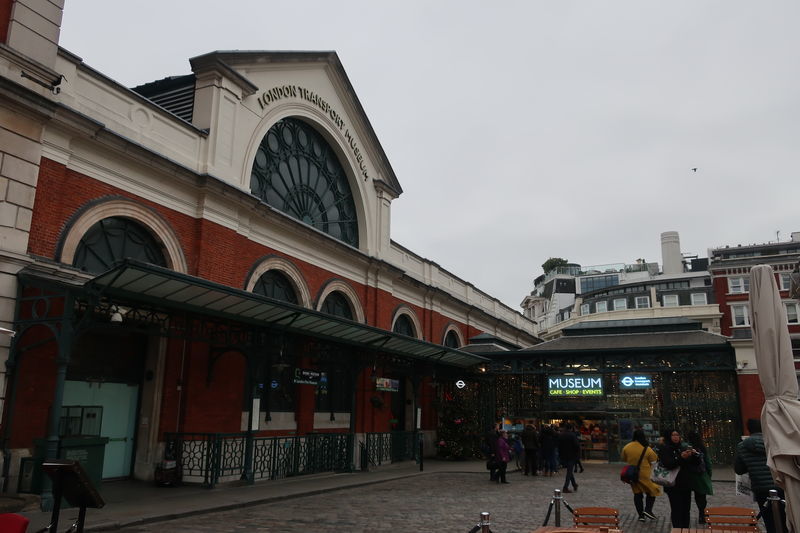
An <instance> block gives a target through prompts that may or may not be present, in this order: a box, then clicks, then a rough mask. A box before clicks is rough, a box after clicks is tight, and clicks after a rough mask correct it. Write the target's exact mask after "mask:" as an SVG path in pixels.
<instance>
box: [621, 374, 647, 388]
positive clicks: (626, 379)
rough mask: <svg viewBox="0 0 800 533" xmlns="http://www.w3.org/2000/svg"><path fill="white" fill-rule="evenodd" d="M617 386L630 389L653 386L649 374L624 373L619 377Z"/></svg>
mask: <svg viewBox="0 0 800 533" xmlns="http://www.w3.org/2000/svg"><path fill="white" fill-rule="evenodd" d="M619 388H620V389H623V390H630V389H651V388H653V378H652V376H650V375H649V374H625V375H624V376H621V377H620V378H619Z"/></svg>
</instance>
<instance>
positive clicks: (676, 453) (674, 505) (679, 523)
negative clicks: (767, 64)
mask: <svg viewBox="0 0 800 533" xmlns="http://www.w3.org/2000/svg"><path fill="white" fill-rule="evenodd" d="M657 452H658V461H659V462H660V463H661V464H662V465H663V466H664V468H666V469H668V470H673V469H675V468H680V470H679V471H678V475H677V477H676V478H675V485H673V486H672V487H665V488H664V492H666V493H667V497H668V498H669V508H670V518H671V519H672V527H673V528H681V529H689V527H690V526H689V523H690V522H691V519H690V518H689V513H690V511H691V508H692V479H691V478H692V469H696V468H697V465H699V464H700V455H699V453H698V452H697V451H696V450H694V449H693V448H691V447H690V446H689V445H688V444H687V443H685V442H683V440H682V438H681V434H680V432H679V431H678V430H676V429H668V430H667V431H665V432H664V443H663V444H661V445H660V446H659V447H658V450H657Z"/></svg>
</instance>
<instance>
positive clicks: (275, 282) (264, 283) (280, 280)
mask: <svg viewBox="0 0 800 533" xmlns="http://www.w3.org/2000/svg"><path fill="white" fill-rule="evenodd" d="M253 292H254V293H256V294H261V295H263V296H268V297H269V298H274V299H275V300H280V301H282V302H289V303H291V304H297V295H296V294H295V292H294V287H293V286H292V283H291V282H290V281H289V278H287V277H286V276H284V275H283V274H281V273H280V272H278V271H277V270H268V271H266V272H264V273H263V274H262V275H261V277H260V278H258V281H256V284H255V286H253Z"/></svg>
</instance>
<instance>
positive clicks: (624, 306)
mask: <svg viewBox="0 0 800 533" xmlns="http://www.w3.org/2000/svg"><path fill="white" fill-rule="evenodd" d="M619 302H622V306H619V305H617V304H618V303H619ZM627 308H628V299H627V298H614V311H624V310H625V309H627Z"/></svg>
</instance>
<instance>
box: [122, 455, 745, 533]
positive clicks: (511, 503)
mask: <svg viewBox="0 0 800 533" xmlns="http://www.w3.org/2000/svg"><path fill="white" fill-rule="evenodd" d="M618 472H619V466H618V465H606V464H602V465H588V467H587V469H586V471H585V472H584V473H582V474H577V475H576V478H577V481H578V491H577V492H575V493H572V494H565V495H564V497H565V500H566V501H567V502H568V503H569V505H570V506H572V507H573V508H574V507H581V506H610V507H616V508H618V509H619V510H620V514H621V526H622V529H623V530H624V531H625V532H626V533H628V532H630V533H668V532H669V530H670V529H671V526H670V522H669V502H668V500H667V497H666V495H662V496H660V497H659V498H658V499H657V500H656V505H655V509H654V513H655V514H656V515H657V517H658V520H656V521H648V522H644V523H642V522H638V521H637V520H636V519H637V516H636V513H635V511H634V507H633V496H632V493H631V490H630V488H629V487H628V486H627V485H624V484H622V483H621V482H620V481H619V479H618V477H617V476H618ZM508 479H509V481H510V482H511V483H510V484H508V485H498V484H497V483H491V482H489V480H488V473H486V472H434V473H425V474H423V475H418V476H414V477H408V478H403V479H397V480H393V481H386V482H382V483H378V484H374V485H369V486H363V487H355V488H348V489H342V490H336V491H332V492H325V493H322V494H316V495H312V496H301V497H296V498H291V499H287V500H283V501H278V502H273V503H268V504H261V505H253V506H250V507H244V508H242V509H237V510H234V511H225V512H213V513H208V514H202V515H196V516H191V517H187V518H182V519H178V520H170V521H165V522H158V523H153V524H149V525H144V526H135V527H127V528H123V529H122V531H125V532H130V533H133V532H137V533H150V532H161V531H175V532H189V531H192V532H201V533H202V532H212V531H213V532H219V531H232V532H238V531H273V532H274V531H280V532H299V531H303V532H310V531H313V532H321V533H327V532H331V533H332V532H342V531H347V532H359V531H364V532H373V531H398V532H399V531H404V532H406V531H407V532H428V531H430V532H437V533H438V532H445V531H447V532H451V531H452V532H459V531H463V532H465V533H466V532H467V531H469V530H470V529H471V528H472V527H473V526H475V524H477V522H478V519H479V517H480V513H481V512H482V511H488V512H490V513H491V522H492V526H491V529H492V531H493V532H494V533H523V532H530V531H533V530H535V529H536V528H537V527H539V526H541V525H543V523H544V520H545V517H546V515H547V509H548V506H549V504H550V501H551V499H552V496H553V490H554V489H558V488H561V483H562V482H563V477H562V476H558V477H542V476H535V477H533V476H524V475H522V473H521V472H513V473H509V476H508ZM714 490H715V495H714V496H709V505H710V506H715V505H738V506H749V503H748V501H747V500H746V499H744V498H742V497H740V496H736V495H735V494H734V485H733V483H731V482H715V483H714ZM561 514H562V522H561V524H562V525H565V526H568V525H572V518H571V515H570V514H569V511H568V510H567V509H565V508H562V513H561ZM692 520H693V523H696V522H697V508H696V507H694V505H693V507H692ZM548 525H555V519H554V516H551V518H550V520H549V523H548Z"/></svg>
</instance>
